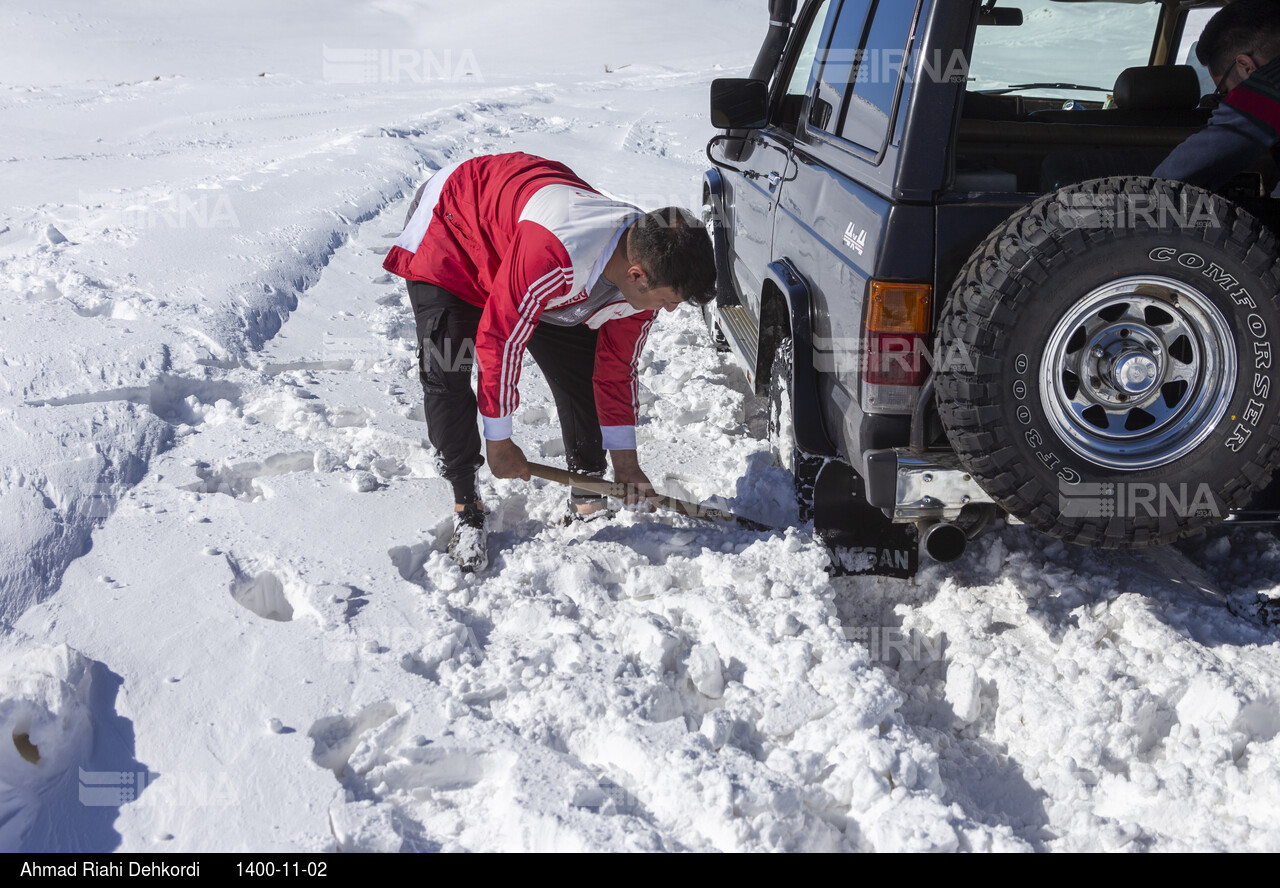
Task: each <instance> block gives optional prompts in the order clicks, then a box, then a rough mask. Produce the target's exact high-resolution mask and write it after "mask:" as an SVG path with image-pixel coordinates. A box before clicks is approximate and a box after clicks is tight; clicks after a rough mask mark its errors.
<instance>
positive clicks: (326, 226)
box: [0, 0, 1280, 851]
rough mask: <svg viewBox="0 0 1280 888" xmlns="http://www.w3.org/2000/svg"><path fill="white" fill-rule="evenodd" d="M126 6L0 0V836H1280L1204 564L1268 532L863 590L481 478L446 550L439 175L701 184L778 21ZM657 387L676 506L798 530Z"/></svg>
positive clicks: (778, 553)
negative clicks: (427, 270)
mask: <svg viewBox="0 0 1280 888" xmlns="http://www.w3.org/2000/svg"><path fill="white" fill-rule="evenodd" d="M120 5H121V4H117V6H120ZM123 5H124V6H125V8H124V9H116V8H113V9H112V10H111V12H110V15H109V17H108V16H106V15H105V14H103V13H100V12H97V11H96V10H95V11H92V12H91V11H87V10H86V8H84V7H82V6H81V5H79V4H75V3H71V2H67V0H64V2H42V3H39V4H37V3H35V2H32V0H17V2H13V3H10V4H8V5H7V6H6V7H5V8H4V9H3V10H0V83H3V84H4V85H3V86H2V87H0V108H2V109H3V115H4V120H5V127H4V128H3V129H2V130H0V161H2V162H3V163H4V168H5V171H6V176H5V184H4V190H5V197H6V200H5V201H4V204H3V206H2V207H0V620H3V631H4V635H3V638H2V639H0V728H2V729H3V730H0V848H3V849H6V850H15V849H26V850H38V849H45V850H55V849H57V850H72V849H84V850H110V849H119V850H174V851H179V850H190V849H207V850H259V851H266V850H280V849H302V850H335V849H342V850H361V849H364V850H436V849H441V850H460V849H466V850H499V849H504V850H505V849H590V850H621V849H635V850H659V849H666V850H683V849H690V850H704V849H722V850H762V849H797V850H799V849H805V850H810V849H811V850H827V849H830V850H917V849H921V850H923V849H930V850H988V849H991V850H1012V849H1017V850H1021V849H1052V850H1067V849H1072V850H1074V849H1090V850H1092V849H1108V850H1109V849H1118V848H1133V849H1160V850H1174V849H1190V848H1198V849H1205V848H1214V849H1259V850H1261V849H1267V850H1275V849H1277V848H1278V847H1280V835H1278V834H1277V831H1276V829H1275V828H1274V827H1273V826H1272V823H1273V822H1274V820H1275V816H1276V814H1277V808H1278V807H1280V777H1277V774H1278V773H1280V771H1278V769H1277V767H1276V763H1277V757H1278V756H1280V746H1277V744H1278V743H1280V741H1277V739H1276V735H1277V733H1280V659H1278V652H1280V645H1278V643H1277V632H1276V631H1275V630H1271V629H1265V628H1262V627H1260V626H1258V625H1256V624H1254V623H1251V622H1249V621H1247V620H1243V619H1241V618H1239V617H1237V616H1235V615H1234V614H1233V613H1232V611H1231V610H1230V609H1229V608H1228V607H1227V606H1226V604H1227V602H1226V601H1224V600H1223V599H1222V598H1221V597H1219V596H1215V595H1214V594H1210V593H1206V592H1204V591H1202V590H1201V589H1200V588H1199V586H1213V585H1215V584H1216V585H1217V586H1219V587H1221V588H1225V589H1226V590H1227V598H1228V599H1229V601H1230V603H1231V604H1233V605H1234V606H1235V607H1236V609H1237V610H1244V609H1246V607H1247V605H1249V604H1250V603H1251V602H1252V601H1253V599H1254V597H1255V596H1256V595H1257V594H1259V593H1261V594H1263V595H1266V596H1268V597H1273V596H1274V595H1275V594H1276V593H1277V589H1276V586H1277V582H1276V579H1275V577H1276V573H1277V565H1278V564H1280V546H1278V545H1277V543H1276V540H1275V538H1274V537H1272V536H1271V535H1270V534H1267V533H1256V532H1253V533H1251V532H1239V531H1238V532H1235V533H1233V534H1230V535H1226V534H1216V535H1214V536H1213V537H1212V538H1210V539H1207V540H1203V541H1200V542H1198V543H1195V544H1193V545H1191V546H1189V547H1187V551H1186V554H1181V553H1176V552H1171V553H1163V554H1160V555H1142V556H1134V555H1128V556H1121V555H1115V554H1105V553H1101V554H1100V553H1093V552H1088V551H1085V550H1081V549H1076V548H1071V547H1066V546H1062V545H1060V544H1057V543H1053V542H1050V541H1046V540H1045V539H1042V538H1038V537H1035V536H1034V535H1032V534H1030V533H1028V532H1026V531H1024V530H1020V529H1017V528H1009V529H1004V530H1001V531H999V532H996V533H994V534H992V535H989V536H987V537H985V538H983V539H982V540H981V541H980V542H979V543H978V544H977V545H975V546H974V547H973V549H972V550H971V551H970V553H969V554H968V555H966V557H965V558H964V559H963V560H962V561H960V562H958V563H957V564H954V565H950V566H947V567H945V568H944V567H941V566H937V565H933V566H928V567H926V569H925V570H924V571H923V572H922V574H921V576H920V578H919V580H918V581H917V582H916V583H914V584H906V583H900V582H896V581H889V580H873V579H861V580H852V579H838V580H832V579H830V578H829V577H828V576H827V574H826V572H825V570H824V555H823V552H822V550H821V548H820V546H818V545H817V544H815V542H814V541H813V539H812V535H811V533H810V532H809V530H808V529H806V528H804V527H800V528H796V529H792V530H787V531H779V532H776V533H750V532H746V531H738V530H726V529H724V528H721V527H714V526H709V525H703V524H698V523H696V522H693V521H691V520H688V519H685V518H680V517H675V516H670V515H658V516H650V515H636V514H630V513H627V514H623V515H622V516H620V517H619V518H618V519H617V520H616V521H613V522H603V523H601V522H592V523H590V524H584V525H578V526H574V527H570V528H564V527H560V526H559V525H558V524H557V522H556V519H557V518H558V517H559V515H560V514H561V512H562V510H563V508H564V497H565V494H564V491H563V490H562V489H559V488H556V487H554V486H551V485H545V484H541V483H538V484H533V485H527V484H522V483H518V482H498V483H494V482H492V481H491V480H486V481H485V482H484V484H483V489H484V493H485V496H486V498H487V499H488V500H489V502H490V505H491V507H492V508H494V510H495V519H496V530H495V533H494V534H493V536H492V538H491V567H490V569H489V570H488V571H487V572H485V573H484V574H483V575H480V576H465V575H463V574H461V573H459V572H458V571H457V570H456V568H454V567H452V565H451V564H450V563H449V562H448V560H447V559H446V558H444V557H443V555H442V549H443V539H442V535H443V534H445V533H446V531H447V526H448V524H447V520H446V519H447V510H448V507H449V504H448V500H449V492H448V489H447V485H445V484H444V482H442V481H441V480H440V479H439V478H438V477H437V473H436V470H435V466H434V462H433V459H432V456H431V453H430V452H429V450H428V448H427V447H426V445H425V441H424V439H425V428H424V426H423V425H422V422H421V406H420V397H421V393H420V388H419V385H418V380H417V376H416V372H415V360H414V343H413V338H414V333H413V325H412V319H411V317H410V315H409V311H408V308H407V305H406V300H405V299H404V290H403V287H402V286H401V285H400V284H399V282H397V281H395V280H392V279H390V278H388V277H387V276H385V275H384V274H383V273H382V271H381V268H380V263H381V258H382V255H383V254H384V253H385V251H386V249H387V248H388V246H389V245H390V243H391V241H392V239H393V238H394V237H395V236H396V235H397V234H398V232H399V227H400V221H401V220H402V219H403V215H404V209H405V204H406V199H407V197H408V195H410V194H411V193H412V190H413V188H414V187H415V186H416V184H417V183H418V182H419V181H421V179H422V178H423V177H424V176H426V175H427V174H428V173H429V171H430V170H432V169H434V168H437V167H439V166H441V165H443V164H445V163H448V162H451V161H453V160H457V159H461V158H464V157H466V156H470V155H473V154H477V153H482V152H492V151H507V150H526V151H531V152H534V153H540V154H544V155H547V156H551V157H555V158H557V159H561V160H564V161H565V162H567V163H568V164H569V165H570V166H572V167H573V168H574V169H576V170H577V171H578V172H579V173H580V174H582V175H583V176H584V177H585V178H586V179H587V180H588V181H590V182H592V183H593V184H595V185H597V186H598V187H601V188H604V189H607V190H609V191H610V192H611V193H613V194H615V195H617V196H619V197H621V198H624V199H627V200H631V201H634V202H636V203H638V204H640V205H642V206H645V207H656V206H660V205H664V204H669V203H681V204H685V205H691V204H694V203H695V202H696V201H697V198H698V190H697V189H698V181H699V176H700V173H701V170H702V169H703V167H704V166H705V159H704V158H703V157H702V153H701V152H702V147H703V144H704V142H705V139H706V138H707V137H708V136H709V135H710V134H711V130H710V126H709V123H708V121H707V119H706V111H705V105H706V94H707V85H708V83H709V81H710V79H711V78H713V77H715V76H720V75H721V74H739V73H743V72H744V71H745V68H746V67H747V66H748V65H749V64H750V62H751V60H752V58H753V57H754V53H755V49H756V46H757V44H758V41H759V39H760V37H761V36H762V34H763V31H764V23H765V14H764V9H763V6H764V4H763V3H759V2H755V0H707V2H703V3H699V4H696V5H693V4H687V3H679V2H675V0H661V2H654V3H648V4H643V8H635V9H632V8H629V7H628V8H624V7H622V6H617V7H616V8H615V5H614V4H599V3H588V2H586V0H576V2H575V0H560V2H555V3H538V4H527V3H514V2H477V3H474V4H470V5H468V6H465V7H463V8H461V10H460V8H459V7H458V6H457V4H448V3H439V2H417V3H415V2H409V0H402V2H387V0H381V2H358V3H339V2H337V0H329V2H322V3H314V2H313V3H306V4H303V3H301V2H279V3H273V4H262V3H252V4H250V3H247V2H237V3H231V4H228V3H212V2H198V3H188V4H184V5H183V6H182V9H181V11H177V10H176V9H175V7H174V6H173V5H171V4H162V3H144V2H132V3H128V4H123ZM713 24H714V25H715V27H712V25H713ZM642 385H643V387H642V401H643V405H644V407H643V411H644V420H643V424H642V426H641V428H640V435H641V442H640V448H641V459H642V464H643V465H644V466H645V468H646V470H647V471H648V473H649V475H650V477H651V478H653V479H654V481H655V482H657V483H658V484H659V485H660V486H662V487H663V488H664V489H665V490H666V491H667V492H670V493H673V494H676V495H678V496H682V497H684V498H692V499H700V500H701V499H708V498H712V497H719V498H721V499H723V500H724V501H727V502H728V503H729V504H730V505H731V506H732V507H733V508H735V509H736V510H738V511H740V512H742V513H743V514H746V515H749V516H751V517H754V518H757V519H760V520H763V521H766V522H770V523H774V524H777V525H780V526H781V525H786V524H788V523H794V517H795V516H794V513H793V512H792V511H791V509H790V507H789V506H788V489H787V480H786V478H785V476H784V475H783V474H782V473H781V472H780V471H779V470H778V469H776V468H773V467H771V466H770V463H769V456H768V448H767V445H766V443H765V442H763V441H761V440H759V438H758V437H757V436H756V434H753V432H755V433H758V429H757V428H756V426H757V425H758V424H756V423H753V422H752V417H753V415H754V414H755V411H756V410H757V409H758V405H757V404H755V403H754V400H753V399H752V398H751V397H750V396H748V394H747V392H746V387H745V383H744V382H743V379H742V377H741V375H740V374H739V373H738V372H737V371H736V370H735V369H734V368H733V367H732V366H731V365H730V364H729V363H728V361H727V360H726V359H725V358H724V357H722V356H720V355H717V354H716V353H715V352H714V351H713V350H711V349H710V348H709V347H708V343H707V339H706V336H705V333H704V332H703V331H702V329H701V324H700V321H699V319H698V318H697V316H696V315H695V313H694V312H692V311H682V312H680V313H678V314H677V315H674V316H665V317H663V318H662V320H661V321H660V322H659V324H658V325H657V326H656V327H655V330H654V334H653V336H652V337H651V340H650V346H649V348H648V350H647V352H646V354H645V356H644V358H643V360H642ZM522 395H523V405H522V408H521V411H520V413H519V414H518V416H517V425H516V440H517V441H518V442H519V443H520V444H521V445H522V446H523V447H524V448H525V450H526V452H527V453H528V454H529V455H530V457H533V458H540V459H543V460H546V461H556V460H557V459H558V458H559V456H560V443H559V434H558V430H557V428H556V424H555V420H554V409H553V406H552V404H551V401H550V396H549V394H548V392H547V390H546V388H545V386H543V385H542V384H541V382H540V379H539V377H538V375H537V373H536V368H534V367H533V366H532V365H530V366H529V368H527V370H526V372H525V382H524V385H523V392H522ZM1188 559H1189V560H1188ZM1170 564H1172V565H1173V567H1174V568H1175V569H1176V571H1177V572H1178V575H1179V579H1178V580H1177V581H1170V580H1168V579H1167V577H1168V576H1169V573H1170ZM1198 571H1199V572H1203V574H1204V576H1199V575H1197V572H1198Z"/></svg>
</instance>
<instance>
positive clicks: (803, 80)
mask: <svg viewBox="0 0 1280 888" xmlns="http://www.w3.org/2000/svg"><path fill="white" fill-rule="evenodd" d="M830 10H831V0H825V2H824V3H823V4H822V6H821V7H819V8H818V12H817V14H816V15H814V17H813V19H812V21H810V23H809V33H808V34H806V35H805V38H804V46H802V47H801V49H800V54H799V55H798V56H796V62H795V67H794V68H793V69H792V71H791V80H790V82H789V83H788V84H787V91H786V95H788V96H803V95H805V94H806V93H807V92H808V91H809V81H810V78H811V77H812V75H813V62H814V59H815V58H816V57H817V55H818V41H819V40H820V39H821V38H822V31H823V28H822V26H823V24H824V23H825V22H826V20H827V13H828V12H830Z"/></svg>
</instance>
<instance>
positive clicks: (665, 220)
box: [627, 207, 716, 305]
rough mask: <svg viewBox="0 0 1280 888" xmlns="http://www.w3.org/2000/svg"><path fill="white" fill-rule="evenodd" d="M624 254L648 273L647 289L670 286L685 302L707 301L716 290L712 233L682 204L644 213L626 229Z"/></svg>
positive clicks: (702, 302) (703, 303) (702, 303)
mask: <svg viewBox="0 0 1280 888" xmlns="http://www.w3.org/2000/svg"><path fill="white" fill-rule="evenodd" d="M627 258H628V259H629V260H630V261H632V262H635V263H637V264H639V265H640V266H641V267H642V268H643V269H644V270H645V271H646V272H648V274H649V285H648V286H649V289H652V288H654V287H670V288H671V289H672V290H674V291H675V293H676V295H677V296H679V297H680V298H681V299H683V300H685V301H686V302H694V303H697V304H698V305H706V304H707V303H708V302H710V301H711V299H712V297H713V296H715V292H716V256H715V251H714V250H713V249H712V247H711V236H710V235H709V234H707V229H706V228H704V227H703V226H702V224H701V223H700V222H699V221H698V219H697V218H696V217H695V216H694V215H693V214H692V213H690V212H689V211H688V210H686V209H683V208H681V207H663V208H662V209H661V210H654V211H653V212H652V213H646V214H645V215H644V216H641V217H640V219H639V220H637V221H636V223H635V224H634V225H632V226H631V229H630V231H628V232H627Z"/></svg>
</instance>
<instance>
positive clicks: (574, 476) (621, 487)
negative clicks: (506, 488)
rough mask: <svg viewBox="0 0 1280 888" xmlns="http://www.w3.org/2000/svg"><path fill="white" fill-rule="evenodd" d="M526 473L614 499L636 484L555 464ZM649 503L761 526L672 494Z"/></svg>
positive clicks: (531, 467) (536, 466)
mask: <svg viewBox="0 0 1280 888" xmlns="http://www.w3.org/2000/svg"><path fill="white" fill-rule="evenodd" d="M529 474H531V475H534V476H535V477H538V478H543V479H545V480H547V481H554V482H556V483H557V484H567V485H569V486H570V487H576V488H578V489H579V490H588V491H590V492H591V493H598V494H600V495H602V496H611V497H613V498H614V499H626V497H627V494H628V493H629V492H633V491H630V490H628V488H633V487H634V486H635V485H631V484H620V483H618V482H616V481H605V480H604V479H602V478H595V477H592V476H591V475H584V474H582V473H581V472H570V471H569V470H567V469H559V468H556V467H555V466H544V465H541V464H540V463H535V462H531V463H529ZM649 499H650V501H651V502H653V503H655V504H656V505H657V506H659V507H660V508H663V509H670V510H672V511H674V512H680V513H682V514H684V515H688V516H690V517H692V518H701V519H703V520H704V521H718V522H727V521H731V522H737V523H739V524H741V525H743V526H744V527H751V528H753V529H763V528H762V526H761V525H759V524H757V523H756V522H754V521H751V520H750V519H747V518H739V517H737V516H736V515H733V514H732V513H730V512H725V511H722V510H720V509H708V508H706V507H704V506H701V505H699V504H697V503H691V502H687V501H685V500H679V499H676V498H675V497H671V496H663V495H661V494H658V495H656V496H653V497H650V498H649Z"/></svg>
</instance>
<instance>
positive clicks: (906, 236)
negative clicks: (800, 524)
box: [703, 0, 1280, 576]
mask: <svg viewBox="0 0 1280 888" xmlns="http://www.w3.org/2000/svg"><path fill="white" fill-rule="evenodd" d="M1219 5H1220V4H1219ZM1184 6H1185V4H1180V3H1178V2H1176V0H1151V2H1145V3H1143V2H1137V3H1133V2H1129V3H1120V2H1103V0H1096V2H1089V0H1085V2H1070V3H1067V2H1055V0H1026V2H1024V3H1021V4H1017V3H1012V2H1011V3H1009V4H1005V3H1003V2H1000V3H997V2H994V0H983V2H979V0H971V2H954V0H951V2H943V0H915V2H912V0H904V2H896V0H895V2H892V3H890V2H887V0H880V2H875V0H844V2H839V0H809V2H805V3H802V4H797V3H796V2H785V0H774V2H771V3H770V25H769V32H768V36H767V38H766V41H765V44H764V46H763V47H762V49H761V50H760V54H759V57H758V58H757V60H756V63H755V65H754V67H753V69H752V71H751V74H750V76H749V77H747V78H741V79H723V80H717V81H716V82H715V83H714V84H713V85H712V92H711V114H712V121H713V123H714V125H715V126H716V127H718V128H720V129H722V130H723V131H724V132H723V133H721V134H720V135H718V136H716V137H715V138H714V139H713V140H712V141H711V143H710V144H709V145H708V146H707V155H708V157H709V158H710V160H711V161H712V163H713V164H714V168H713V169H710V170H708V172H707V173H706V175H705V178H704V183H703V207H704V214H705V221H706V223H707V225H708V228H709V230H710V231H711V233H712V236H713V239H714V242H715V248H716V260H717V269H718V275H719V283H718V292H717V298H716V300H715V302H714V303H713V304H712V305H709V306H708V307H707V310H706V320H707V322H708V325H709V326H710V328H711V330H712V332H713V335H714V337H715V338H716V341H717V342H719V343H720V345H721V347H723V348H725V349H727V350H729V351H731V352H732V353H733V354H734V355H735V357H736V359H737V361H738V362H739V364H740V365H741V366H742V368H743V370H744V371H745V373H746V376H747V378H748V380H749V381H750V383H751V384H752V385H753V387H754V389H755V391H756V392H757V394H759V395H761V396H768V398H769V403H770V423H769V431H770V436H771V439H772V442H773V449H774V453H775V456H776V459H777V461H778V462H779V464H781V465H783V466H786V467H788V468H790V469H791V470H792V471H793V473H794V475H795V478H796V485H797V493H798V495H799V497H800V498H801V508H802V512H801V514H802V516H804V517H807V516H808V515H812V516H813V518H814V522H815V526H816V529H817V531H818V532H819V533H820V534H821V535H822V536H823V537H824V539H826V540H827V542H828V543H830V544H831V545H832V546H833V550H834V552H835V554H836V557H835V558H834V559H833V560H834V561H835V563H836V567H837V569H839V570H843V571H847V572H854V573H858V572H867V573H884V574H890V575H897V576H909V575H911V574H912V573H913V572H914V570H915V569H916V567H917V564H918V561H917V558H918V556H917V534H919V538H920V541H921V542H922V543H923V548H924V550H925V551H926V552H927V553H928V554H929V555H931V556H932V557H934V558H936V559H939V560H950V559H954V558H957V557H959V555H960V554H961V553H962V552H963V551H964V549H965V546H966V544H967V542H968V541H969V540H970V539H972V538H973V537H974V536H975V535H977V534H978V533H980V532H981V531H982V530H983V529H984V528H985V527H986V526H988V524H989V523H990V522H991V521H992V519H994V518H997V517H1005V518H1006V519H1007V520H1010V521H1013V522H1017V523H1024V524H1026V525H1029V526H1030V527H1032V528H1034V529H1036V530H1038V531H1041V532H1043V533H1046V534H1050V535H1052V536H1054V537H1057V538H1059V539H1063V540H1066V541H1069V542H1073V543H1079V544H1083V545H1090V546H1099V547H1110V548H1120V547H1138V546H1148V545H1160V544H1164V543H1169V542H1172V541H1174V540H1177V539H1179V538H1182V537H1185V536H1187V535H1189V534H1192V533H1194V532H1196V531H1198V530H1200V529H1201V528H1204V527H1207V526H1210V525H1212V524H1214V523H1217V522H1221V521H1232V520H1234V521H1239V520H1243V519H1244V518H1246V517H1249V518H1254V517H1258V516H1259V514H1260V513H1258V512H1257V511H1247V510H1248V509H1249V507H1250V504H1251V502H1255V501H1256V498H1257V496H1258V494H1260V493H1262V492H1263V490H1264V488H1266V487H1267V486H1268V484H1269V483H1270V481H1271V477H1272V474H1273V472H1274V470H1275V468H1276V464H1277V444H1280V394H1277V393H1276V392H1275V391H1274V388H1275V385H1274V382H1273V377H1274V374H1275V372H1276V370H1275V367H1274V366H1273V365H1274V364H1275V362H1276V361H1277V359H1280V355H1273V353H1272V350H1273V346H1272V340H1273V338H1274V337H1275V336H1276V335H1277V334H1278V333H1280V297H1278V296H1277V292H1278V291H1280V266H1278V265H1277V242H1276V239H1275V237H1274V236H1273V235H1272V234H1271V232H1270V230H1269V229H1268V228H1267V227H1265V226H1264V224H1263V220H1269V219H1271V218H1272V217H1273V216H1274V215H1275V208H1274V205H1273V202H1272V201H1271V200H1269V199H1267V198H1266V197H1265V195H1268V194H1270V193H1271V188H1272V186H1274V184H1275V181H1276V170H1275V168H1274V166H1273V164H1272V163H1271V161H1270V159H1269V157H1266V156H1262V157H1259V161H1258V165H1257V166H1256V167H1255V168H1254V169H1251V170H1250V171H1248V172H1247V173H1245V174H1243V175H1241V176H1238V177H1236V178H1235V179H1234V180H1233V181H1232V182H1231V183H1230V184H1229V185H1228V186H1227V187H1226V188H1224V189H1222V190H1221V191H1220V193H1210V192H1209V191H1205V190H1201V189H1199V188H1195V187H1192V186H1190V185H1187V184H1184V183H1181V182H1175V181H1171V180H1164V179H1155V178H1153V177H1152V176H1151V173H1152V171H1153V170H1154V169H1155V168H1156V166H1157V165H1158V164H1159V163H1160V162H1161V161H1162V160H1163V159H1164V158H1165V157H1166V156H1167V155H1168V153H1169V152H1170V150H1171V149H1173V148H1174V147H1175V146H1177V145H1178V144H1180V143H1181V142H1182V141H1183V140H1184V139H1186V138H1187V137H1188V136H1190V135H1191V134H1193V133H1195V132H1196V131H1197V130H1198V129H1199V128H1200V127H1202V126H1203V125H1204V124H1205V122H1206V121H1207V120H1208V116H1209V113H1210V112H1209V110H1208V109H1207V108H1203V107H1201V98H1202V96H1203V95H1205V94H1208V93H1212V92H1214V84H1213V82H1212V80H1211V79H1210V78H1209V76H1208V74H1207V72H1206V71H1204V70H1203V68H1200V67H1198V63H1197V62H1196V57H1195V54H1194V52H1193V48H1194V44H1195V42H1196V40H1197V39H1198V36H1199V33H1200V30H1201V29H1203V27H1204V24H1205V22H1206V21H1207V20H1208V17H1209V16H1210V15H1211V14H1212V13H1214V12H1216V11H1217V10H1216V8H1207V9H1205V8H1197V9H1191V10H1188V9H1185V8H1183V7H1184ZM1100 35H1101V36H1100ZM1028 43H1029V44H1031V45H1034V46H1035V47H1036V50H1035V52H1026V51H1024V52H1020V53H1011V52H1009V51H1008V50H1009V48H1010V47H1015V46H1020V45H1025V44H1028ZM1268 493H1269V492H1268ZM1262 517H1264V518H1266V519H1267V520H1273V519H1274V518H1275V514H1274V513H1262Z"/></svg>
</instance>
